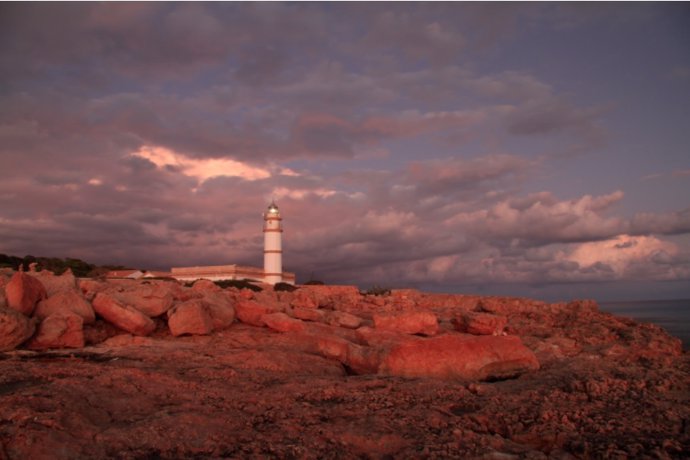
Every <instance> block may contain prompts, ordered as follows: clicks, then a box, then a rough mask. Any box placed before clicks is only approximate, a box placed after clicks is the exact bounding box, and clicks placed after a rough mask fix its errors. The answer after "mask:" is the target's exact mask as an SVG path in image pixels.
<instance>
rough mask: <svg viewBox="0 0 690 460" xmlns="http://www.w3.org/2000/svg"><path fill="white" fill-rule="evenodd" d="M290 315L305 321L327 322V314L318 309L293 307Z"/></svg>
mask: <svg viewBox="0 0 690 460" xmlns="http://www.w3.org/2000/svg"><path fill="white" fill-rule="evenodd" d="M290 314H291V315H292V316H293V317H294V318H297V319H301V320H304V321H316V322H319V323H322V322H324V321H325V320H326V312H325V311H324V310H319V309H317V308H303V307H293V308H292V309H291V310H290Z"/></svg>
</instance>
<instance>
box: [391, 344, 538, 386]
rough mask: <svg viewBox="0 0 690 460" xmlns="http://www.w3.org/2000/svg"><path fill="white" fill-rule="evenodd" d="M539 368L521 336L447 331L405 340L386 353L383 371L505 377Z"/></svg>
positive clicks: (407, 374)
mask: <svg viewBox="0 0 690 460" xmlns="http://www.w3.org/2000/svg"><path fill="white" fill-rule="evenodd" d="M537 369H539V361H537V358H536V356H535V355H534V353H532V351H530V350H529V349H528V348H527V347H525V346H524V345H523V344H522V341H521V340H520V338H519V337H512V336H511V337H503V336H473V335H468V334H446V335H441V336H438V337H431V338H425V339H417V340H404V341H402V342H401V343H399V344H397V345H394V346H391V347H390V349H389V350H388V351H387V352H386V353H384V356H383V357H382V360H381V365H380V367H379V371H380V372H381V373H383V374H388V375H393V376H400V377H433V378H442V379H464V380H491V379H503V378H510V377H515V376H517V375H520V374H522V373H525V372H528V371H534V370H537Z"/></svg>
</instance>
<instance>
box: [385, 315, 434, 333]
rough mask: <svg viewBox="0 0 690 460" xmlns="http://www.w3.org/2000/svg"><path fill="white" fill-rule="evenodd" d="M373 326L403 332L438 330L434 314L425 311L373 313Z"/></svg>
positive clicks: (430, 331)
mask: <svg viewBox="0 0 690 460" xmlns="http://www.w3.org/2000/svg"><path fill="white" fill-rule="evenodd" d="M373 319H374V327H376V329H381V330H384V331H393V332H402V333H405V334H421V335H435V334H436V333H437V332H438V320H437V319H436V315H434V314H433V313H431V312H427V311H416V312H400V313H395V314H386V315H378V314H374V316H373Z"/></svg>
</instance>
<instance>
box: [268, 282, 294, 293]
mask: <svg viewBox="0 0 690 460" xmlns="http://www.w3.org/2000/svg"><path fill="white" fill-rule="evenodd" d="M273 290H274V291H276V292H278V291H285V292H293V291H296V290H297V288H296V287H295V286H293V285H292V284H288V283H276V284H274V285H273Z"/></svg>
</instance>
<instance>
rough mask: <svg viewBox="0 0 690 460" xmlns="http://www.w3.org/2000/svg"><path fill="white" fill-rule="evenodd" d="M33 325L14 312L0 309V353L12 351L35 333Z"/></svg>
mask: <svg viewBox="0 0 690 460" xmlns="http://www.w3.org/2000/svg"><path fill="white" fill-rule="evenodd" d="M35 328H36V325H35V323H34V322H33V321H32V320H30V319H29V318H27V317H26V316H24V315H22V314H21V313H19V312H18V311H16V310H13V309H11V308H6V307H0V351H7V350H13V349H14V348H16V347H18V346H19V345H21V344H22V343H24V342H25V341H26V340H28V339H29V338H30V337H31V336H32V335H33V334H34V331H35Z"/></svg>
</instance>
